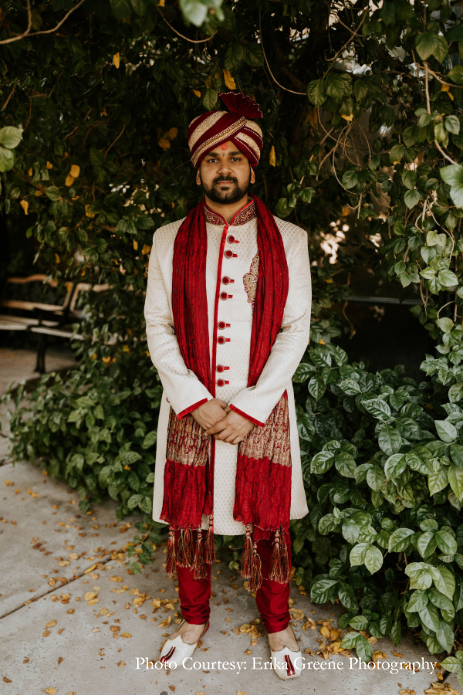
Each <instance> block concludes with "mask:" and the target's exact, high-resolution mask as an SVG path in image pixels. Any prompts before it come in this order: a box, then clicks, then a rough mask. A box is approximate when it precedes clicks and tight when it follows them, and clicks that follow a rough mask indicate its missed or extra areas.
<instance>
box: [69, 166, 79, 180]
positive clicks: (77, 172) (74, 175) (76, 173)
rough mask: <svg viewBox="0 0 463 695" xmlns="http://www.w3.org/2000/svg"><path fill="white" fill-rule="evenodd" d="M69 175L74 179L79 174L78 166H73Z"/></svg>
mask: <svg viewBox="0 0 463 695" xmlns="http://www.w3.org/2000/svg"><path fill="white" fill-rule="evenodd" d="M69 174H70V175H71V176H73V177H74V178H75V179H76V178H77V177H78V176H79V174H80V166H79V165H78V164H73V165H72V166H71V170H70V172H69Z"/></svg>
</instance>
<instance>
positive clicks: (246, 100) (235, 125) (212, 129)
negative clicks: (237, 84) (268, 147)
mask: <svg viewBox="0 0 463 695" xmlns="http://www.w3.org/2000/svg"><path fill="white" fill-rule="evenodd" d="M219 97H220V98H221V100H222V101H223V103H224V104H225V106H226V107H227V108H228V109H229V110H228V111H208V112H207V113H203V114H202V115H201V116H197V117H196V118H194V119H193V120H192V121H191V123H190V126H189V128H188V134H187V137H188V147H189V148H190V152H191V161H192V162H193V164H194V166H195V167H196V168H197V169H198V168H199V165H200V163H201V160H202V159H203V157H204V156H205V155H206V154H207V153H208V152H210V151H211V150H213V149H214V147H216V146H217V145H220V144H221V143H223V142H226V141H227V140H231V141H232V142H233V143H234V144H235V146H236V147H237V149H239V150H240V152H242V153H243V154H244V155H245V156H246V157H247V158H248V159H249V161H250V162H251V165H252V166H253V167H255V166H256V165H257V164H258V163H259V159H260V153H261V151H262V145H263V142H262V130H261V129H260V128H259V126H258V125H257V123H254V121H252V120H250V119H251V118H262V117H263V113H262V111H261V110H260V107H259V104H257V103H256V100H255V99H253V98H252V97H249V96H247V97H245V96H244V94H243V93H242V92H219Z"/></svg>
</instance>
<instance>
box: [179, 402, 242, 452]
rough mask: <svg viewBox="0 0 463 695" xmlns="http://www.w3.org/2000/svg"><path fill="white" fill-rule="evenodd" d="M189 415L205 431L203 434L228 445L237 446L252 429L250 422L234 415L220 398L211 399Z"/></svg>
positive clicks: (236, 414)
mask: <svg viewBox="0 0 463 695" xmlns="http://www.w3.org/2000/svg"><path fill="white" fill-rule="evenodd" d="M191 414H192V416H193V417H194V419H195V420H196V422H197V423H198V424H199V425H200V426H201V427H202V428H203V430H205V432H204V434H206V435H213V436H214V439H220V440H221V441H223V442H228V443H229V444H239V443H240V442H241V441H242V440H243V439H244V438H245V437H246V435H247V434H249V432H250V431H251V430H252V428H253V427H254V424H253V423H252V422H250V421H249V420H248V419H247V418H245V417H243V416H242V415H239V414H238V413H235V411H234V410H231V409H230V408H229V407H228V404H227V403H226V402H225V401H222V400H221V399H220V398H212V399H211V400H210V401H207V403H204V404H203V405H200V406H199V408H196V410H193V411H192V413H191Z"/></svg>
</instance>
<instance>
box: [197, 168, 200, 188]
mask: <svg viewBox="0 0 463 695" xmlns="http://www.w3.org/2000/svg"><path fill="white" fill-rule="evenodd" d="M196 183H197V184H198V186H200V185H201V172H200V170H199V168H198V169H197V171H196Z"/></svg>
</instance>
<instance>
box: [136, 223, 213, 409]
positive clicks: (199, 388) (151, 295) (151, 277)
mask: <svg viewBox="0 0 463 695" xmlns="http://www.w3.org/2000/svg"><path fill="white" fill-rule="evenodd" d="M144 313H145V321H146V337H147V340H148V349H149V353H150V357H151V360H152V362H153V364H154V366H155V367H156V369H157V371H158V374H159V377H160V379H161V383H162V386H163V388H164V392H165V394H166V397H167V400H168V401H169V403H170V404H171V406H172V408H173V409H174V411H175V413H176V414H177V417H178V418H179V419H180V420H181V419H182V418H184V417H185V416H186V415H188V413H191V411H192V410H195V409H196V408H198V407H199V406H200V405H202V404H203V403H206V402H207V401H208V400H210V399H211V398H213V396H212V394H211V393H210V392H209V390H208V389H207V388H206V387H205V386H204V385H203V384H202V383H201V381H200V380H199V379H198V377H197V376H196V374H195V373H194V372H193V371H192V370H191V369H188V368H187V366H186V364H185V362H184V360H183V357H182V354H181V352H180V347H179V344H178V341H177V337H176V335H175V330H174V320H173V316H172V311H171V308H170V304H169V299H168V293H167V288H166V284H165V279H164V276H163V274H162V271H161V266H160V263H159V257H158V252H157V248H156V233H155V234H154V237H153V246H152V248H151V252H150V259H149V265H148V284H147V289H146V300H145V311H144Z"/></svg>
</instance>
